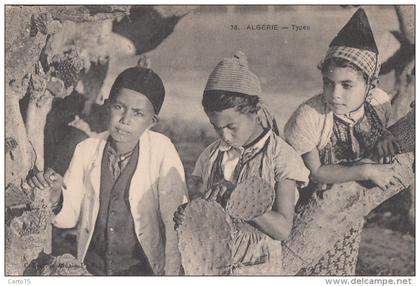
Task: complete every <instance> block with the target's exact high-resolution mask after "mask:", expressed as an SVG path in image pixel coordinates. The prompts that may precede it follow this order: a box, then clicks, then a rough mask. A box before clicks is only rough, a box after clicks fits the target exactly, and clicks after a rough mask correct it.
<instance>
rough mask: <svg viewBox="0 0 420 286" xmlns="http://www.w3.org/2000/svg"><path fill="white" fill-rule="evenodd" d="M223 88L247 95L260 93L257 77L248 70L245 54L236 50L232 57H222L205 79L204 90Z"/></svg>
mask: <svg viewBox="0 0 420 286" xmlns="http://www.w3.org/2000/svg"><path fill="white" fill-rule="evenodd" d="M210 90H224V91H231V92H239V93H243V94H248V95H260V94H261V84H260V80H259V79H258V77H257V76H256V75H255V74H254V73H253V72H251V71H250V70H249V68H248V59H247V57H246V55H245V54H244V53H243V52H241V51H238V52H236V53H235V55H234V57H233V58H224V59H223V60H222V61H221V62H219V63H218V64H217V66H216V67H215V68H214V70H213V72H212V73H211V74H210V77H209V79H208V81H207V85H206V87H205V88H204V91H205V92H206V91H210Z"/></svg>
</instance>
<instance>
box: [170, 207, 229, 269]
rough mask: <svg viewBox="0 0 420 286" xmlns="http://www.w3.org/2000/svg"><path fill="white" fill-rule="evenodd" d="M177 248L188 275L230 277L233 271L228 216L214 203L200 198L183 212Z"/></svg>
mask: <svg viewBox="0 0 420 286" xmlns="http://www.w3.org/2000/svg"><path fill="white" fill-rule="evenodd" d="M184 215H185V219H184V221H183V223H182V225H181V226H180V227H179V228H178V238H179V241H178V247H179V250H180V252H181V261H182V266H183V267H184V271H185V274H186V275H228V274H229V273H230V271H231V265H232V253H231V246H230V245H231V239H232V238H231V233H232V225H231V222H230V219H229V216H228V215H227V214H226V213H225V212H224V210H223V208H222V207H221V206H220V205H219V204H218V203H217V202H215V201H206V200H204V199H197V200H194V201H192V202H190V203H189V204H188V205H187V207H186V208H185V210H184Z"/></svg>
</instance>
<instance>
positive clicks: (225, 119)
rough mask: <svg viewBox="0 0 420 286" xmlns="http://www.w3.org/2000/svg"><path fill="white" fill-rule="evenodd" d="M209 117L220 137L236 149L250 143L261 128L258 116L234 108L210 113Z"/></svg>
mask: <svg viewBox="0 0 420 286" xmlns="http://www.w3.org/2000/svg"><path fill="white" fill-rule="evenodd" d="M207 116H208V117H209V120H210V123H211V124H212V125H213V127H214V129H215V130H216V132H217V134H218V135H219V137H220V138H221V139H222V140H223V141H225V142H226V143H227V144H229V145H230V146H233V147H236V148H238V147H241V146H244V145H246V144H248V143H250V141H252V139H253V137H254V135H255V132H256V130H257V128H258V126H259V125H258V124H259V123H258V120H257V116H256V114H252V113H251V114H244V113H241V112H239V111H236V110H235V109H234V108H229V109H225V110H222V111H219V112H218V111H215V112H208V113H207Z"/></svg>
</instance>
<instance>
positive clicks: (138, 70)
mask: <svg viewBox="0 0 420 286" xmlns="http://www.w3.org/2000/svg"><path fill="white" fill-rule="evenodd" d="M164 96H165V89H164V86H163V83H162V80H161V79H160V77H159V76H158V75H157V74H156V73H154V72H153V71H152V70H151V69H149V68H143V67H133V68H129V69H127V70H125V71H123V72H122V73H121V74H120V75H119V76H118V77H117V79H116V80H115V82H114V84H113V86H112V88H111V91H110V96H109V99H108V100H107V102H106V105H107V108H108V112H109V116H108V131H107V132H104V133H101V134H99V135H98V136H95V137H92V138H88V139H86V140H84V141H82V142H81V143H79V144H78V145H77V147H76V149H75V151H74V154H73V158H72V160H71V163H70V165H69V168H68V170H67V172H66V173H65V175H64V178H62V177H61V176H60V175H58V174H57V173H55V172H54V171H53V170H51V169H48V170H47V171H45V172H40V173H38V174H37V175H36V176H34V177H32V178H30V179H29V180H28V184H29V185H30V186H31V187H38V188H40V189H45V188H50V189H52V190H53V191H52V193H51V201H52V202H54V203H57V202H58V201H59V200H60V196H61V195H62V196H63V204H62V209H61V210H60V212H59V213H58V214H57V216H56V217H55V219H54V222H53V223H54V225H55V226H56V227H59V228H73V227H75V226H76V225H77V226H78V235H77V257H78V259H79V260H80V261H83V262H84V263H85V264H86V267H87V269H88V271H89V272H91V273H92V274H94V275H177V274H180V272H179V271H180V269H181V262H180V254H179V251H178V247H177V244H178V240H177V235H176V232H175V231H174V225H173V221H172V217H173V213H174V212H175V210H176V208H177V206H179V205H180V204H182V203H185V202H186V201H187V188H186V185H185V177H184V169H183V166H182V163H181V160H180V158H179V155H178V153H177V151H176V149H175V147H174V145H173V144H172V143H171V141H170V140H169V139H168V138H167V137H165V136H164V135H162V134H159V133H156V132H153V131H150V130H149V129H150V128H151V127H152V126H153V125H155V124H156V122H157V121H158V113H159V111H160V109H161V106H162V103H163V100H164ZM54 190H55V191H54Z"/></svg>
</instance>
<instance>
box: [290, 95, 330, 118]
mask: <svg viewBox="0 0 420 286" xmlns="http://www.w3.org/2000/svg"><path fill="white" fill-rule="evenodd" d="M297 111H298V112H311V113H318V114H324V113H325V112H326V103H325V100H324V96H323V94H322V93H320V94H317V95H315V96H313V97H311V98H309V99H307V100H305V101H304V102H303V103H301V104H300V105H299V107H298V108H297Z"/></svg>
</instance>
